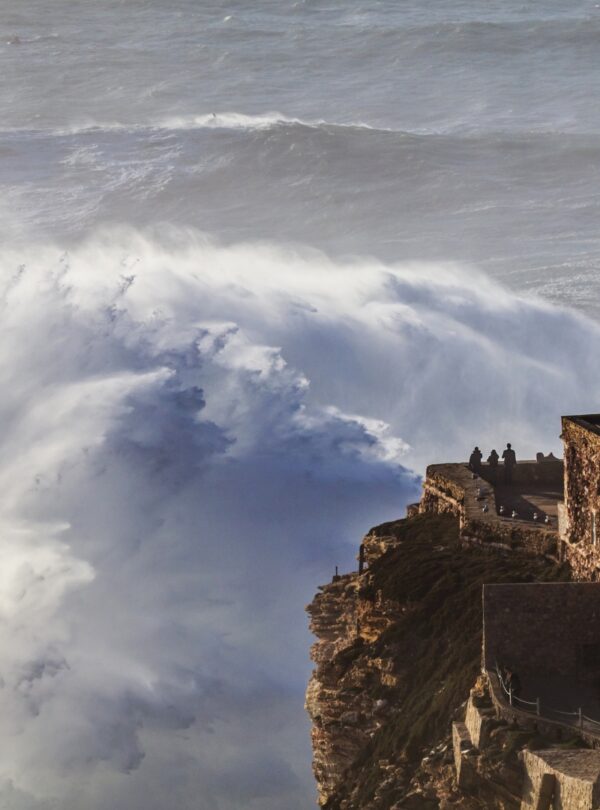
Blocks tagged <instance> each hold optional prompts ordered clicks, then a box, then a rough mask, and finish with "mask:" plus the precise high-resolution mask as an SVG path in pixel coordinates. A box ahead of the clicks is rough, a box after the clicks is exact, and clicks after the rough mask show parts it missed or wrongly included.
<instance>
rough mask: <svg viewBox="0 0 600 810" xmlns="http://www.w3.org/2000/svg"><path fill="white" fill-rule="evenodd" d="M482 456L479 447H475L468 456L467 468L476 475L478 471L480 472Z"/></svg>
mask: <svg viewBox="0 0 600 810" xmlns="http://www.w3.org/2000/svg"><path fill="white" fill-rule="evenodd" d="M482 458H483V453H482V452H481V450H480V449H479V447H475V448H474V449H473V452H472V453H471V455H470V457H469V469H470V470H472V471H473V472H474V473H477V475H479V473H480V472H481V459H482Z"/></svg>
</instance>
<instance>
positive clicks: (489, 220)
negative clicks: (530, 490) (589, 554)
mask: <svg viewBox="0 0 600 810" xmlns="http://www.w3.org/2000/svg"><path fill="white" fill-rule="evenodd" d="M599 42H600V4H597V3H594V2H579V1H577V0H575V2H571V3H563V2H558V0H555V1H552V0H538V1H537V2H535V3H534V2H515V1H514V0H510V1H509V2H506V1H503V2H499V0H489V2H486V3H480V2H474V0H464V1H463V2H460V1H459V0H456V1H454V2H450V1H449V0H435V1H434V2H431V3H423V2H416V0H415V1H413V0H403V2H401V3H399V2H392V0H373V2H369V3H365V2H360V1H359V0H345V2H344V3H334V2H331V0H297V1H296V2H289V1H288V0H277V2H275V0H257V1H256V2H252V3H250V2H242V1H241V0H223V2H212V0H168V2H167V0H120V1H119V2H117V1H116V0H101V2H98V0H94V2H92V0H52V2H51V3H50V4H49V3H47V2H44V3H43V2H41V1H40V0H31V1H30V2H27V3H11V2H8V1H7V0H0V59H1V62H2V81H1V82H0V106H1V108H2V111H3V115H2V120H1V121H0V169H1V171H0V191H1V193H0V338H1V339H0V377H1V379H2V383H3V398H2V399H3V402H2V404H0V417H1V420H2V421H1V423H0V424H2V426H3V427H2V430H1V431H0V486H1V488H2V492H3V493H4V495H3V498H2V499H0V559H2V565H1V566H0V571H1V572H2V573H1V574H0V615H1V617H2V622H1V623H0V684H1V686H2V688H1V689H0V740H1V741H2V743H3V744H2V750H3V754H2V755H1V756H0V797H1V798H2V802H3V806H5V807H11V808H18V809H19V810H34V809H35V810H59V808H60V810H81V808H82V807H85V808H86V810H166V808H177V810H187V808H190V810H191V808H194V810H213V809H214V810H233V809H234V808H245V809H249V810H252V808H256V810H259V808H260V810H295V809H296V808H298V809H299V808H303V810H304V809H306V808H308V807H310V806H312V805H313V802H314V788H313V784H312V779H311V775H310V748H309V740H308V729H307V724H306V719H305V717H304V712H303V707H302V691H303V688H304V684H305V681H306V678H307V676H308V673H309V670H310V667H309V664H308V662H307V657H306V653H307V649H308V645H309V643H310V640H309V637H308V634H307V632H306V628H305V620H304V617H303V613H302V609H303V605H304V604H305V603H306V602H307V601H308V599H309V598H310V596H311V594H312V592H313V590H314V588H315V587H316V586H317V585H318V583H319V582H322V581H326V580H327V578H328V576H329V575H330V573H331V571H332V569H333V565H334V564H336V563H339V564H340V565H341V566H342V567H343V568H346V569H349V568H351V567H352V565H353V564H354V560H353V556H354V550H355V546H356V544H357V542H358V540H359V538H360V536H361V534H363V533H364V531H365V530H366V529H368V528H369V526H370V525H371V524H372V523H375V522H381V521H383V520H386V519H391V518H394V517H398V516H401V515H402V513H403V508H404V505H405V504H406V503H407V502H408V501H410V500H413V499H415V498H416V497H418V475H419V474H420V473H422V471H423V467H424V465H425V464H426V463H428V462H430V461H432V460H441V459H440V455H443V456H444V458H448V459H450V458H463V457H466V455H467V453H468V451H469V450H470V447H471V446H472V444H475V443H478V444H479V445H480V446H482V447H483V448H484V449H489V448H490V447H491V446H492V445H494V446H496V447H497V449H500V448H501V445H502V443H503V442H505V441H507V440H510V439H512V440H513V443H515V444H516V446H517V451H518V453H519V455H521V456H523V455H529V454H532V453H534V452H535V451H536V450H539V449H543V450H545V451H547V450H549V449H554V450H555V451H557V450H558V449H559V447H558V444H559V443H558V439H557V434H558V432H559V423H558V417H559V415H560V414H561V413H564V412H574V411H578V410H579V411H585V412H589V411H591V410H597V409H598V408H599V407H600V405H599V403H600V374H599V371H600V367H599V366H600V362H599V360H598V357H599V354H598V350H597V349H598V345H599V340H600V326H599V325H598V323H597V320H598V317H599V316H600V297H599V296H600V274H599V266H600V265H599V262H600V241H599V238H598V222H599V220H600V196H599V192H598V188H599V179H600V104H599V103H598V93H599V90H598V88H599V87H600V48H598V43H599Z"/></svg>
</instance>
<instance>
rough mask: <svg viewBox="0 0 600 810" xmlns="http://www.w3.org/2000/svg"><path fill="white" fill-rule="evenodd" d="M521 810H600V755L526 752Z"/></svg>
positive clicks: (523, 757) (523, 756) (560, 751)
mask: <svg viewBox="0 0 600 810" xmlns="http://www.w3.org/2000/svg"><path fill="white" fill-rule="evenodd" d="M522 759H523V765H524V767H525V783H524V787H523V801H522V803H521V810H549V808H552V810H598V807H599V804H598V798H599V789H598V778H599V776H600V752H598V751H581V750H579V751H563V750H549V751H524V752H523V754H522Z"/></svg>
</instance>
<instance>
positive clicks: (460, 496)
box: [420, 462, 562, 556]
mask: <svg viewBox="0 0 600 810" xmlns="http://www.w3.org/2000/svg"><path fill="white" fill-rule="evenodd" d="M545 465H546V463H545V462H544V463H540V464H537V463H533V462H531V463H530V462H527V463H524V464H523V465H517V469H519V467H521V466H522V467H523V468H526V469H529V468H531V467H534V468H535V467H545ZM548 466H550V467H552V468H556V467H557V466H558V467H559V468H560V471H561V473H562V464H561V463H560V462H555V463H549V464H548ZM526 474H529V473H523V475H526ZM552 474H553V475H554V476H555V475H556V469H554V471H553V473H552ZM484 504H487V512H484V511H483V508H484ZM420 511H421V512H435V513H438V514H452V515H455V516H456V517H457V518H458V520H459V524H460V532H461V536H462V537H463V539H464V540H467V541H470V542H475V543H477V544H478V545H481V546H490V547H494V546H499V547H501V548H503V549H505V550H507V551H512V550H519V551H523V552H526V553H529V554H532V555H547V556H554V555H556V554H557V539H558V535H557V531H556V528H555V527H547V526H545V525H543V524H541V525H539V524H534V523H531V522H529V521H525V520H518V519H515V520H513V519H511V518H507V517H502V516H501V515H499V514H498V512H497V506H496V495H495V491H494V487H493V486H491V485H490V484H489V483H488V482H487V481H486V480H485V479H482V478H481V477H477V478H473V474H472V472H471V471H470V470H469V468H468V467H467V465H466V464H433V465H431V466H429V467H428V468H427V473H426V477H425V481H424V483H423V497H422V499H421V503H420Z"/></svg>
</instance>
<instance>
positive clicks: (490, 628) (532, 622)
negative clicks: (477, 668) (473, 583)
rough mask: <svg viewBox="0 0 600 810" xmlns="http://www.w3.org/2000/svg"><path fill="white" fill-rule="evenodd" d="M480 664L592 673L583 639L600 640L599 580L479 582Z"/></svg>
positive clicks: (570, 673)
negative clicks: (481, 600)
mask: <svg viewBox="0 0 600 810" xmlns="http://www.w3.org/2000/svg"><path fill="white" fill-rule="evenodd" d="M483 623H484V629H483V633H484V642H483V643H484V665H485V668H486V669H488V670H493V669H494V667H495V662H496V661H498V663H499V664H500V665H502V666H513V667H515V668H517V669H518V671H519V672H520V673H522V674H535V673H539V672H544V673H545V674H546V675H562V676H565V675H566V676H573V677H575V676H577V677H579V678H582V679H585V678H586V677H588V676H589V677H595V676H597V675H598V672H597V670H594V672H593V673H592V671H591V670H589V671H588V670H587V669H586V667H585V665H584V663H582V647H583V645H594V644H599V645H600V583H572V582H569V583H551V584H549V583H539V584H538V583H531V584H523V585H484V588H483Z"/></svg>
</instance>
